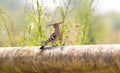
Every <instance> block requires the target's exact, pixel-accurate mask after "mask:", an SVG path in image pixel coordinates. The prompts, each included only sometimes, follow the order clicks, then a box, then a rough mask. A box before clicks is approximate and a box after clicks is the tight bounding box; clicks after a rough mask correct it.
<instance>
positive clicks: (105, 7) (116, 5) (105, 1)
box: [96, 0, 120, 14]
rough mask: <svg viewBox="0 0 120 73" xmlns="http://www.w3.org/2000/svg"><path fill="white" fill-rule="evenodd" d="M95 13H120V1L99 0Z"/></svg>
mask: <svg viewBox="0 0 120 73" xmlns="http://www.w3.org/2000/svg"><path fill="white" fill-rule="evenodd" d="M96 11H97V13H100V14H104V13H109V12H120V0H99V1H98V5H97V7H96Z"/></svg>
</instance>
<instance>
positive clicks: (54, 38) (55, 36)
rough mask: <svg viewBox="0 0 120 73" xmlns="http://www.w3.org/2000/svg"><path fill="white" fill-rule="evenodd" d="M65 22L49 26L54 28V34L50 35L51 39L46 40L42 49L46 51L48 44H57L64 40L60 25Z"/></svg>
mask: <svg viewBox="0 0 120 73" xmlns="http://www.w3.org/2000/svg"><path fill="white" fill-rule="evenodd" d="M62 23H63V22H59V23H54V24H50V25H49V26H53V28H54V32H53V33H52V34H51V35H50V37H49V38H48V40H46V41H45V42H44V44H43V45H42V46H41V47H40V49H44V47H45V46H46V45H47V44H48V43H50V42H51V43H55V42H56V41H57V40H59V39H61V38H62V33H61V31H60V28H59V24H62Z"/></svg>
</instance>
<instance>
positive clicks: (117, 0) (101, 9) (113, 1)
mask: <svg viewBox="0 0 120 73" xmlns="http://www.w3.org/2000/svg"><path fill="white" fill-rule="evenodd" d="M27 1H28V2H29V3H31V2H32V0H27ZM36 1H37V0H33V2H34V3H33V4H34V6H35V8H36ZM40 1H41V0H40ZM43 1H45V5H47V7H48V9H49V10H51V11H54V10H55V9H56V7H57V6H60V3H62V1H63V0H55V2H56V3H54V2H53V0H43ZM109 12H120V0H98V3H97V7H96V13H98V14H104V13H109Z"/></svg>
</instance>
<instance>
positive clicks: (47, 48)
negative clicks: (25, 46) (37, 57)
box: [40, 46, 64, 52]
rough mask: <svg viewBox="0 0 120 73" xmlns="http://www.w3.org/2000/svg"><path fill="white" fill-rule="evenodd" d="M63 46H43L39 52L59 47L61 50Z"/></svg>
mask: <svg viewBox="0 0 120 73" xmlns="http://www.w3.org/2000/svg"><path fill="white" fill-rule="evenodd" d="M63 48H64V46H52V47H45V48H43V49H41V51H40V52H44V51H45V50H52V49H56V50H57V49H61V50H63Z"/></svg>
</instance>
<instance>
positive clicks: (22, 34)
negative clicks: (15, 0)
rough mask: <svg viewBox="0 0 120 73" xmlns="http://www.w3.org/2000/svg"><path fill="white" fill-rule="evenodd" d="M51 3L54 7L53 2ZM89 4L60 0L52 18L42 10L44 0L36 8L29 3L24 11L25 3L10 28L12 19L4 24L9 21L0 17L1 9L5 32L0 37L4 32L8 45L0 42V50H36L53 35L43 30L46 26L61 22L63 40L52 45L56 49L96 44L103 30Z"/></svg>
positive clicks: (90, 2) (46, 28)
mask: <svg viewBox="0 0 120 73" xmlns="http://www.w3.org/2000/svg"><path fill="white" fill-rule="evenodd" d="M51 1H52V0H51ZM53 2H54V3H55V4H56V0H53ZM93 2H94V0H90V1H87V0H62V2H60V3H59V4H60V6H58V7H57V8H56V10H55V11H54V12H53V16H52V12H49V10H48V7H47V6H45V0H37V1H36V7H34V3H33V2H32V3H31V5H30V6H29V7H28V4H27V0H26V6H25V8H24V17H23V19H22V21H21V22H22V23H21V24H16V25H15V24H12V21H13V20H12V19H11V21H7V20H6V19H10V17H8V16H7V15H6V12H4V13H2V12H3V10H2V9H1V11H0V14H1V16H0V18H1V20H0V21H2V22H3V23H2V24H3V25H4V27H5V29H0V33H2V31H3V30H6V32H7V36H8V37H9V42H8V40H5V39H4V43H1V42H3V41H0V46H25V45H27V46H34V45H35V46H40V45H42V44H43V43H44V41H45V40H47V38H48V37H49V35H50V34H51V33H52V31H53V29H52V27H49V26H47V25H48V23H49V24H51V23H54V22H64V23H63V24H62V25H60V28H61V32H62V33H63V37H62V39H60V40H59V41H57V42H56V43H57V44H58V45H72V44H96V43H98V40H100V39H101V38H102V39H103V36H101V35H104V34H105V33H103V31H102V30H103V28H104V26H102V25H100V24H99V23H98V19H97V16H95V15H94V13H93V12H94V7H93ZM29 8H30V10H29ZM49 20H50V22H49ZM9 22H11V24H10V25H13V26H14V27H15V28H12V30H14V31H10V28H8V27H9V26H8V25H9V24H7V23H9ZM3 25H0V26H3ZM17 29H19V30H17ZM13 33H14V34H13ZM0 36H1V34H0ZM98 38H99V39H98ZM0 39H1V38H0Z"/></svg>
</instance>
